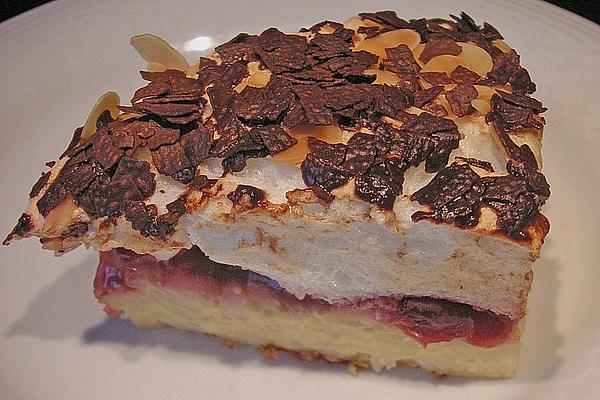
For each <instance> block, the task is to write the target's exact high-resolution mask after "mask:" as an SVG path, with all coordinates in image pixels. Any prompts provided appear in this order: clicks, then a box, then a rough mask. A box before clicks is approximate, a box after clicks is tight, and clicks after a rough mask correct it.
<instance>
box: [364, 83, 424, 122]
mask: <svg viewBox="0 0 600 400" xmlns="http://www.w3.org/2000/svg"><path fill="white" fill-rule="evenodd" d="M382 87H383V90H381V92H380V93H378V94H377V95H376V96H375V98H374V105H373V110H374V111H375V112H378V113H380V114H382V115H386V116H388V117H391V118H396V117H397V116H398V114H399V113H400V111H402V110H404V109H405V108H407V107H410V106H411V105H413V103H416V98H417V94H418V93H419V92H417V94H415V95H414V97H413V94H412V93H411V92H409V91H408V90H404V89H402V88H399V87H397V86H389V85H382Z"/></svg>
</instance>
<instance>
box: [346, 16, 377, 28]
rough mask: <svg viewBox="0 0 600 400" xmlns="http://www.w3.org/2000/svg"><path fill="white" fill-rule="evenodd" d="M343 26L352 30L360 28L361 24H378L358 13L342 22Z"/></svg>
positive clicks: (367, 25)
mask: <svg viewBox="0 0 600 400" xmlns="http://www.w3.org/2000/svg"><path fill="white" fill-rule="evenodd" d="M344 26H345V27H346V28H348V29H352V30H353V31H358V28H360V27H361V26H366V27H369V26H380V25H378V24H376V23H375V22H373V21H371V20H369V19H362V17H361V16H360V15H355V16H354V17H352V18H350V19H349V20H347V21H346V22H344Z"/></svg>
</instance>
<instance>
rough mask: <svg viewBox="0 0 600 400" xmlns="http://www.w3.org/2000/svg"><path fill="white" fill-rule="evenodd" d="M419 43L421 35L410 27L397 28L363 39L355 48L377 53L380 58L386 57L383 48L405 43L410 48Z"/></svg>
mask: <svg viewBox="0 0 600 400" xmlns="http://www.w3.org/2000/svg"><path fill="white" fill-rule="evenodd" d="M419 43H421V36H419V34H418V33H417V32H415V31H413V30H412V29H398V30H395V31H390V32H385V33H382V34H381V35H377V36H375V37H372V38H369V39H363V40H362V41H360V42H359V43H357V44H356V50H365V51H368V52H369V53H373V54H376V55H378V56H379V57H380V58H387V55H386V54H385V49H388V48H392V47H397V46H399V45H401V44H405V45H407V46H408V47H409V48H410V49H411V50H412V49H414V48H415V47H417V45H418V44H419Z"/></svg>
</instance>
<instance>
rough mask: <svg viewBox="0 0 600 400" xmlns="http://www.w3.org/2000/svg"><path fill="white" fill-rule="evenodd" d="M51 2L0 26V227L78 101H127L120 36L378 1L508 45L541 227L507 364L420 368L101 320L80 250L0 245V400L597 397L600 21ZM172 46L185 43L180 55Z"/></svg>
mask: <svg viewBox="0 0 600 400" xmlns="http://www.w3.org/2000/svg"><path fill="white" fill-rule="evenodd" d="M456 3H457V2H455V1H452V0H447V1H437V2H429V1H427V2H416V1H415V2H401V1H375V0H372V1H370V2H368V3H365V2H363V1H358V0H356V1H332V0H328V1H323V0H316V1H313V0H310V1H307V0H303V1H301V0H296V1H289V0H286V1H272V2H257V1H236V2H225V1H223V0H218V1H194V0H189V1H173V0H162V1H157V0H154V1H151V2H150V1H144V0H137V1H128V2H123V1H117V0H112V1H102V2H91V1H57V2H53V3H50V4H47V5H45V6H43V7H41V8H38V9H34V10H32V11H30V12H28V13H25V14H23V15H20V16H18V17H16V18H14V19H11V20H9V21H6V22H4V23H2V24H0V57H1V60H2V61H1V63H0V66H1V67H0V96H1V97H2V100H1V101H0V171H1V174H2V181H1V189H0V190H1V191H0V193H1V196H0V201H1V202H2V208H1V209H2V213H1V216H0V233H2V235H4V234H6V233H7V232H8V231H9V230H10V229H11V228H12V226H13V224H14V222H15V221H16V219H17V217H18V216H19V215H20V213H21V211H22V209H23V207H24V205H25V199H26V195H27V193H28V191H29V188H30V186H31V184H32V183H33V182H34V181H35V179H36V178H37V176H38V175H39V172H40V171H41V170H42V165H43V163H44V162H45V161H48V160H51V159H52V158H53V157H56V155H58V154H60V152H61V151H62V150H63V148H64V147H65V145H66V143H67V142H68V140H69V139H70V136H71V132H72V131H73V128H74V127H76V126H78V125H81V124H82V123H83V120H84V118H85V116H86V115H87V112H88V111H89V109H90V107H91V106H92V105H93V104H94V102H95V100H96V98H97V97H98V95H100V94H101V93H103V92H105V91H107V90H116V91H118V92H119V93H121V95H122V99H123V100H124V102H125V101H127V100H128V99H129V98H130V96H131V93H133V90H134V89H135V88H137V87H139V86H140V85H141V84H142V81H141V79H140V78H139V75H138V73H137V71H138V69H140V68H142V67H143V66H144V65H145V63H144V62H143V61H142V60H141V59H140V58H139V57H138V55H137V54H136V53H135V51H133V49H131V48H130V47H129V44H128V42H129V37H130V36H131V35H134V34H138V33H143V32H153V33H156V34H158V35H160V36H162V37H163V38H165V39H167V40H168V41H169V42H170V43H172V44H173V45H174V46H175V47H177V48H178V49H184V48H185V44H186V43H187V42H188V41H190V40H191V39H194V38H196V37H199V36H206V37H208V38H211V39H212V40H213V41H214V42H215V43H218V42H222V41H224V40H226V39H228V38H230V37H232V36H233V35H234V34H236V33H237V32H240V31H247V32H252V33H258V32H261V31H262V30H263V29H265V28H267V27H270V26H277V27H279V28H281V29H282V30H284V31H295V30H296V29H298V28H299V27H301V26H310V25H312V24H313V23H315V22H318V21H321V20H323V19H332V20H338V21H343V20H345V19H346V18H348V17H350V16H352V15H353V14H356V13H357V12H360V11H367V9H368V10H370V11H375V10H382V9H395V10H397V11H398V13H399V14H400V15H401V16H403V17H409V18H415V17H421V16H427V17H436V16H440V17H445V16H447V14H448V13H458V12H460V11H461V10H465V11H467V12H468V13H469V14H471V15H472V16H473V17H474V18H475V20H476V21H482V20H483V19H486V20H488V21H490V22H492V23H493V24H494V25H495V26H496V27H497V28H498V29H499V30H500V31H501V32H502V33H503V34H504V35H505V37H506V39H507V41H508V43H510V44H511V45H512V46H513V47H515V48H516V49H517V50H518V51H519V52H520V53H521V55H522V64H523V65H524V66H526V67H527V68H528V69H529V71H530V73H531V75H532V77H533V78H534V80H535V82H536V83H537V84H538V92H537V93H536V94H535V96H536V97H538V98H540V99H541V100H543V101H544V104H545V105H546V106H548V108H549V111H548V112H547V114H546V118H547V120H548V125H547V129H546V134H545V139H544V156H545V160H546V165H545V167H544V171H545V173H546V175H547V177H548V180H549V181H550V183H551V185H552V191H553V194H552V197H551V198H550V201H549V204H548V205H547V206H546V208H545V211H544V213H545V214H546V215H547V216H548V217H549V219H550V221H551V224H552V228H551V231H550V235H549V237H548V239H547V243H546V245H545V247H544V252H543V256H542V258H541V259H540V260H539V261H538V262H537V264H536V265H535V279H534V288H533V292H532V294H531V297H530V316H529V318H528V321H527V331H526V334H525V339H524V346H523V355H522V365H521V369H520V375H519V378H517V379H514V380H509V381H491V382H490V381H472V380H464V379H441V380H440V379H434V378H432V377H430V376H429V375H428V374H427V373H424V372H421V371H418V370H406V369H399V370H396V371H393V372H390V373H386V374H383V375H376V374H374V373H361V374H360V375H359V376H358V377H353V376H351V375H350V374H348V373H346V372H345V369H344V368H343V367H341V366H330V365H321V366H319V367H316V368H313V367H310V366H307V365H305V364H303V363H300V362H298V361H295V360H294V359H293V358H291V357H287V356H283V357H281V358H280V359H279V360H278V361H274V362H272V361H264V360H262V359H261V357H260V356H259V355H258V353H257V352H255V351H254V350H252V349H248V348H240V349H237V350H236V351H230V350H227V349H224V347H223V346H222V344H221V342H220V341H219V340H216V339H213V338H207V337H203V336H197V335H193V334H187V333H182V332H177V331H175V330H170V329H161V330H136V329H134V328H133V327H132V326H131V325H130V324H129V323H127V322H123V321H119V320H110V319H107V318H105V316H104V314H103V313H102V310H101V307H100V306H99V305H98V304H97V303H96V301H95V299H94V297H93V295H92V288H91V282H92V277H93V274H94V267H95V263H96V255H95V253H94V252H93V251H86V250H84V249H78V250H76V251H74V252H72V253H70V254H67V255H65V256H64V257H62V258H54V257H52V254H51V253H49V252H46V251H42V250H41V249H40V246H39V243H37V242H36V241H34V240H29V241H21V242H18V243H15V244H14V245H12V246H11V247H8V248H6V247H3V248H1V249H0V254H1V264H0V268H1V275H0V312H1V314H0V315H1V318H0V398H2V399H11V400H19V399H44V400H50V399H60V400H70V399H102V400H107V399H145V400H152V399H161V400H162V399H205V398H206V399H238V398H256V399H276V398H277V399H281V398H285V399H295V398H328V399H334V398H335V399H337V398H340V399H367V398H372V399H382V398H388V397H390V398H392V397H393V398H406V399H433V398H436V399H438V398H447V399H517V398H528V399H535V398H545V399H564V398H567V397H568V398H569V399H572V400H574V399H584V398H586V399H591V398H599V396H600V379H599V378H600V372H599V371H600V290H599V286H600V279H598V278H599V277H600V271H599V269H600V265H599V262H598V260H600V228H599V227H600V218H599V213H598V210H597V207H598V205H599V204H600V195H599V188H600V179H599V178H600V172H599V171H600V162H599V160H598V156H597V155H598V151H599V150H600V135H599V134H598V126H600V122H599V119H600V108H599V106H598V104H599V102H598V95H597V93H598V91H599V90H600V74H598V71H600V27H599V26H597V25H594V24H593V23H591V22H588V21H585V20H584V19H582V18H579V17H576V16H574V15H572V14H569V13H567V12H565V11H562V10H560V9H558V8H555V7H553V6H550V5H547V4H545V3H542V2H538V1H530V2H523V3H525V4H522V2H521V1H518V0H513V1H497V2H490V1H482V2H476V1H462V2H461V4H460V5H457V4H456ZM185 54H186V56H187V57H188V59H190V60H193V59H195V58H196V57H197V56H198V55H199V54H200V53H199V52H197V51H196V52H194V51H188V52H186V53H185Z"/></svg>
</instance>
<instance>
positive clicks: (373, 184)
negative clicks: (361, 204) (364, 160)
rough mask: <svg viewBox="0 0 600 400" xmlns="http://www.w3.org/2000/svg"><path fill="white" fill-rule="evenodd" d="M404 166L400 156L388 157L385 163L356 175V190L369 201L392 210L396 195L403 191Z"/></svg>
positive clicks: (363, 198) (357, 193)
mask: <svg viewBox="0 0 600 400" xmlns="http://www.w3.org/2000/svg"><path fill="white" fill-rule="evenodd" d="M403 183H404V167H403V164H402V162H401V161H400V160H399V159H398V158H394V157H392V158H386V159H385V160H384V162H383V163H380V164H377V165H373V166H372V167H370V168H369V170H368V171H367V172H366V173H365V174H363V175H360V176H357V177H356V180H355V186H354V192H355V193H356V195H357V196H358V197H359V198H360V199H362V200H364V201H366V202H368V203H373V204H377V205H378V206H379V207H381V208H383V209H386V210H391V209H393V207H394V201H395V200H396V197H398V195H400V194H401V193H402V184H403Z"/></svg>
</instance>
